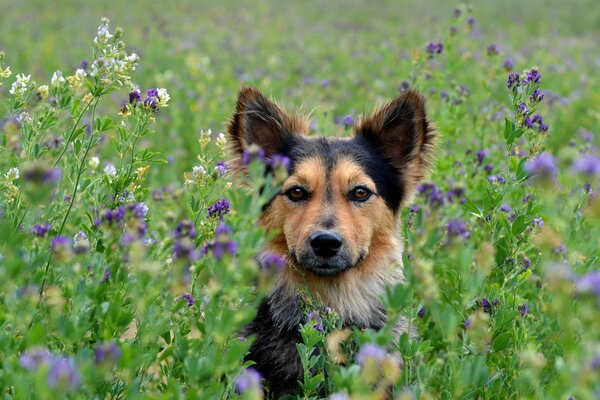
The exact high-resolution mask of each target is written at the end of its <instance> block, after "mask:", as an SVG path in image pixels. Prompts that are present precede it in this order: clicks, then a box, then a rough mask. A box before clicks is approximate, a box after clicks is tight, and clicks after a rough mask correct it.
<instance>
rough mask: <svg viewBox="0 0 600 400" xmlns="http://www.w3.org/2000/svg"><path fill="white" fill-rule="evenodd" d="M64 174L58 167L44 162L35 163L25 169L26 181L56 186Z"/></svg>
mask: <svg viewBox="0 0 600 400" xmlns="http://www.w3.org/2000/svg"><path fill="white" fill-rule="evenodd" d="M61 175H62V171H61V170H60V169H58V168H48V167H47V166H45V165H43V164H34V165H31V166H30V167H28V168H27V169H25V170H24V171H23V177H24V179H25V181H27V182H32V183H38V184H46V185H51V186H54V185H55V184H56V183H57V182H58V180H59V179H60V177H61Z"/></svg>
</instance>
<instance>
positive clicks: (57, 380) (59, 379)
mask: <svg viewBox="0 0 600 400" xmlns="http://www.w3.org/2000/svg"><path fill="white" fill-rule="evenodd" d="M19 364H20V365H21V367H23V368H25V369H27V370H29V371H32V372H33V371H37V370H38V369H39V368H40V367H42V366H46V367H47V368H48V372H47V375H46V381H47V383H48V385H49V386H51V387H54V388H58V389H62V390H73V389H75V388H76V387H78V386H79V385H80V384H81V376H80V375H79V372H78V371H77V368H76V366H75V362H74V360H73V359H72V358H70V357H66V356H55V355H53V354H51V353H50V352H49V351H48V350H46V349H43V348H32V349H29V350H27V351H25V352H24V353H23V354H21V357H20V358H19Z"/></svg>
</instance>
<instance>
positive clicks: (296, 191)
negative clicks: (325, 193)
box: [285, 186, 308, 202]
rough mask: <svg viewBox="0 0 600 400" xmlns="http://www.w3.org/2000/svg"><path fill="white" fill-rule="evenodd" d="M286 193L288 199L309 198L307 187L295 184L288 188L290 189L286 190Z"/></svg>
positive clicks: (295, 200)
mask: <svg viewBox="0 0 600 400" xmlns="http://www.w3.org/2000/svg"><path fill="white" fill-rule="evenodd" d="M285 195H286V196H287V198H288V199H290V200H291V201H294V202H298V201H303V200H306V199H308V191H306V189H303V188H301V187H300V186H294V187H293V188H291V189H288V191H287V192H285Z"/></svg>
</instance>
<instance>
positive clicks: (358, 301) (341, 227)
mask: <svg viewBox="0 0 600 400" xmlns="http://www.w3.org/2000/svg"><path fill="white" fill-rule="evenodd" d="M331 182H332V183H333V189H334V191H333V201H332V202H331V203H330V204H328V205H327V202H326V201H325V198H324V197H325V186H326V182H325V165H324V163H323V161H322V160H320V159H319V158H310V159H308V160H305V161H303V162H302V163H301V164H300V165H299V166H298V168H297V169H296V172H295V173H294V175H292V176H290V177H288V179H287V180H286V181H285V182H284V184H283V190H282V192H285V191H286V189H287V188H289V187H292V186H294V185H298V184H300V185H303V186H304V187H306V188H307V189H308V190H309V191H310V192H311V193H312V196H311V198H310V200H308V202H307V204H302V205H298V204H294V203H291V202H289V201H288V200H287V199H286V198H285V197H284V196H277V198H275V199H274V201H273V202H272V204H271V206H270V207H269V209H268V210H267V211H266V212H265V214H264V215H263V218H262V219H261V224H262V225H263V226H264V227H265V228H266V229H267V230H270V231H278V232H281V233H280V234H279V235H277V236H276V237H275V238H274V239H273V240H272V241H271V242H270V243H269V245H268V246H267V247H268V250H269V251H274V252H277V253H279V254H288V250H292V251H293V250H297V249H298V247H299V246H303V245H307V237H308V236H309V235H310V234H311V233H312V232H314V231H315V230H318V229H320V228H322V226H321V224H322V221H323V220H325V219H326V218H327V217H331V216H334V217H335V219H336V230H337V231H338V232H339V233H340V234H341V235H342V236H343V238H344V242H345V244H346V245H347V246H349V248H350V249H351V252H352V255H353V257H356V259H358V257H359V254H360V253H361V252H362V253H364V254H366V256H365V257H364V258H363V259H362V261H361V262H360V263H359V264H357V265H356V266H354V267H352V268H351V269H349V270H348V271H345V272H344V273H342V274H341V275H339V276H335V277H323V276H316V275H314V274H312V273H311V272H309V271H306V270H305V269H303V268H302V267H301V266H298V265H294V264H293V261H292V259H291V258H289V257H288V264H289V266H290V268H286V269H285V270H284V271H283V272H282V274H281V276H280V277H279V281H278V285H281V286H282V287H285V288H286V289H287V290H289V291H290V293H292V292H294V290H295V288H298V287H300V288H307V289H308V291H309V292H310V293H311V294H312V295H314V296H315V298H316V299H317V300H319V301H320V302H322V303H323V305H326V306H329V307H331V308H332V309H334V310H336V311H337V312H338V313H339V314H340V315H341V316H342V318H344V319H346V320H350V319H351V320H354V321H357V322H358V321H360V322H361V323H364V324H365V325H368V323H369V321H370V320H372V318H373V313H374V312H377V311H376V310H374V307H375V306H376V305H377V304H379V298H380V296H381V293H382V292H383V290H384V287H385V286H386V285H390V284H394V283H398V282H400V281H402V280H403V274H402V267H401V258H400V257H401V254H402V247H401V243H400V240H399V234H398V231H397V228H396V227H397V219H396V216H395V215H394V213H393V212H392V211H391V210H390V209H389V208H388V207H386V206H385V203H384V200H383V199H382V198H380V197H378V196H376V195H373V196H372V198H371V199H369V201H368V202H365V203H360V204H358V205H357V204H356V203H353V202H351V201H349V200H348V198H347V193H348V191H349V190H350V189H351V188H353V187H354V186H356V185H364V186H366V187H367V188H369V189H370V190H372V191H373V192H375V189H376V188H375V183H374V182H373V181H372V180H371V179H370V178H369V177H368V176H367V175H366V173H365V172H364V171H363V169H362V168H361V166H360V165H359V164H357V163H356V162H355V161H354V160H352V159H350V158H345V159H342V160H338V162H337V163H336V166H335V169H334V170H333V171H332V175H331Z"/></svg>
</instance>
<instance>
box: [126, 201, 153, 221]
mask: <svg viewBox="0 0 600 400" xmlns="http://www.w3.org/2000/svg"><path fill="white" fill-rule="evenodd" d="M127 210H128V211H130V212H131V213H132V214H133V216H134V217H135V218H137V219H142V220H144V219H146V214H148V206H147V205H146V203H143V202H140V203H133V204H129V205H128V206H127Z"/></svg>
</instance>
